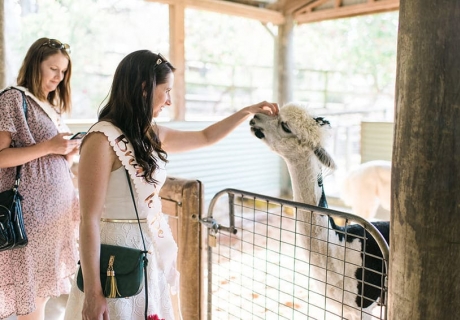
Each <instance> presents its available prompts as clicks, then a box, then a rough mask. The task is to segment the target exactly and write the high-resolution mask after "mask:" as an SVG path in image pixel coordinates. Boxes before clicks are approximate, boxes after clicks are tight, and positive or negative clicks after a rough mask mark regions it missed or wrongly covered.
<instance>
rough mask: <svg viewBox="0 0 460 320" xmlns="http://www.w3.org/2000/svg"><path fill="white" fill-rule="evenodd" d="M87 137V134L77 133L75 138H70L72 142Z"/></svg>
mask: <svg viewBox="0 0 460 320" xmlns="http://www.w3.org/2000/svg"><path fill="white" fill-rule="evenodd" d="M85 135H86V132H77V133H75V134H74V135H73V136H71V137H70V140H73V139H82V138H83V137H84V136H85Z"/></svg>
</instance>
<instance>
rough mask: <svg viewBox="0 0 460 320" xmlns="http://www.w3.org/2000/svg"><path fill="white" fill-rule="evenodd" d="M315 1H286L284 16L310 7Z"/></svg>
mask: <svg viewBox="0 0 460 320" xmlns="http://www.w3.org/2000/svg"><path fill="white" fill-rule="evenodd" d="M315 2H316V0H310V1H307V0H290V1H286V4H285V5H284V12H285V13H286V14H292V13H294V12H295V11H297V10H299V9H301V8H302V7H305V6H306V5H310V4H312V3H315Z"/></svg>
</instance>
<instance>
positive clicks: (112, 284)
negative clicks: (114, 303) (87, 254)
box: [104, 256, 121, 298]
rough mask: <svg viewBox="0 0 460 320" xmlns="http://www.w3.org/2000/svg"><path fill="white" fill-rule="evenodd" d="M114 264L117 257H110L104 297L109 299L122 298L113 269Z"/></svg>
mask: <svg viewBox="0 0 460 320" xmlns="http://www.w3.org/2000/svg"><path fill="white" fill-rule="evenodd" d="M114 262H115V256H110V258H109V264H108V266H107V280H106V281H105V290H104V295H105V296H106V297H107V298H116V297H117V296H119V297H120V296H121V294H120V292H118V286H117V279H116V278H115V270H114V269H113V264H114Z"/></svg>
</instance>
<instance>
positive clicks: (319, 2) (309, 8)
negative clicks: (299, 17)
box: [294, 0, 330, 15]
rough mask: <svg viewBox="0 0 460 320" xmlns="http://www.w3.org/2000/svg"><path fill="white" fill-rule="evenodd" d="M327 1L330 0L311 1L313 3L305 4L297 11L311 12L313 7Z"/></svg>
mask: <svg viewBox="0 0 460 320" xmlns="http://www.w3.org/2000/svg"><path fill="white" fill-rule="evenodd" d="M329 1H330V0H317V1H315V2H313V3H310V4H309V5H307V6H305V7H302V8H301V9H300V10H298V11H297V12H302V13H304V12H312V11H313V9H315V8H317V7H319V6H320V5H322V4H324V3H326V2H329ZM297 12H296V13H297ZM296 13H294V15H295V14H296Z"/></svg>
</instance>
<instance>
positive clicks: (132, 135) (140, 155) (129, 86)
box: [99, 50, 176, 184]
mask: <svg viewBox="0 0 460 320" xmlns="http://www.w3.org/2000/svg"><path fill="white" fill-rule="evenodd" d="M159 59H161V60H159ZM159 61H161V63H159V64H158V62H159ZM175 70H176V69H175V68H174V67H173V66H172V65H171V64H170V63H169V62H168V61H166V60H164V58H162V57H161V56H160V55H157V54H155V53H152V52H151V51H149V50H139V51H135V52H132V53H130V54H129V55H127V56H126V57H125V58H124V59H123V60H122V61H121V62H120V64H119V65H118V67H117V69H116V71H115V75H114V77H113V82H112V88H111V90H110V94H109V98H108V102H107V104H106V105H105V106H103V107H102V109H101V111H100V113H99V121H109V122H111V123H113V124H114V125H115V126H117V127H118V128H120V130H121V131H123V133H124V134H125V136H126V138H127V139H128V140H129V142H130V143H131V144H132V145H133V148H134V153H135V157H136V161H137V163H138V165H139V166H141V167H142V169H143V170H142V171H143V177H144V179H145V180H146V181H147V182H148V183H152V184H155V183H156V181H155V179H154V178H153V173H154V171H155V170H156V169H157V168H158V164H157V160H156V158H155V156H156V155H158V157H159V158H160V159H161V160H163V161H167V159H166V158H167V154H166V151H164V150H163V149H162V147H161V141H160V139H159V137H158V135H157V133H156V131H155V129H154V126H153V125H152V121H153V109H152V102H153V101H154V92H155V87H156V86H157V85H160V84H163V83H166V82H167V79H168V75H169V74H170V73H172V72H174V71H175Z"/></svg>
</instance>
